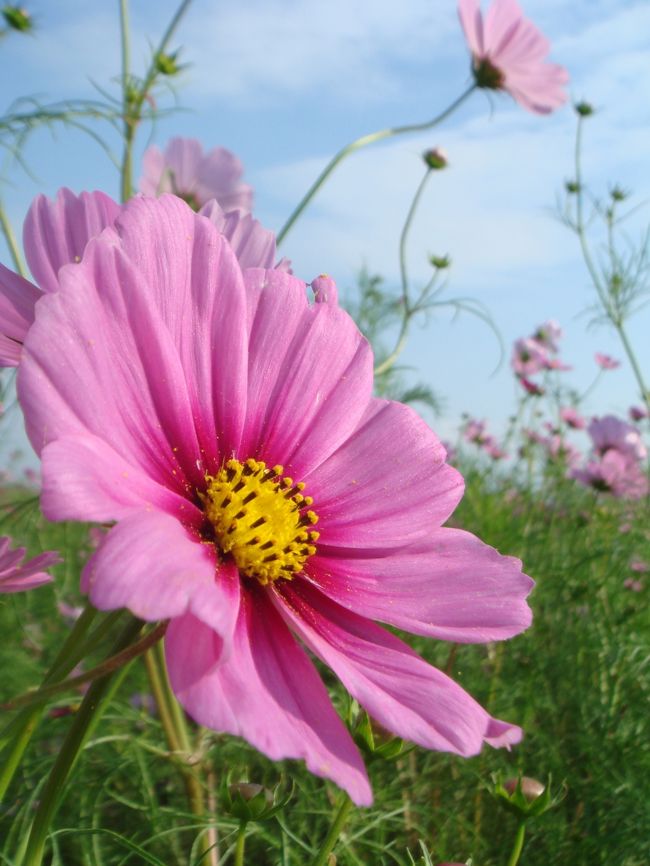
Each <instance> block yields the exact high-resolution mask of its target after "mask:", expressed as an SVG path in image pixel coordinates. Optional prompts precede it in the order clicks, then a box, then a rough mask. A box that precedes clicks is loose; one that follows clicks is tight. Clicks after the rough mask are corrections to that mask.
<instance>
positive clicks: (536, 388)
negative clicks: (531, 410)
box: [518, 376, 546, 397]
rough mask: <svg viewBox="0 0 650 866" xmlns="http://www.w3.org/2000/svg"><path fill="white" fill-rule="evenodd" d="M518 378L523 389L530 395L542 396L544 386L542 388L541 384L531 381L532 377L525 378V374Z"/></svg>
mask: <svg viewBox="0 0 650 866" xmlns="http://www.w3.org/2000/svg"><path fill="white" fill-rule="evenodd" d="M518 380H519V382H520V383H521V387H522V388H523V389H524V391H526V392H527V393H528V394H530V395H531V397H543V396H544V394H545V393H546V392H545V390H544V388H542V386H541V385H538V384H537V382H533V381H532V379H527V378H526V377H525V376H519V377H518Z"/></svg>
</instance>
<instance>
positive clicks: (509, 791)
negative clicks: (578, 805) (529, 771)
mask: <svg viewBox="0 0 650 866" xmlns="http://www.w3.org/2000/svg"><path fill="white" fill-rule="evenodd" d="M493 793H494V795H495V797H496V798H497V800H498V801H499V803H500V804H501V805H502V806H503V807H504V808H505V809H507V810H508V811H509V812H513V813H514V814H515V815H517V817H518V818H520V819H521V820H524V821H525V820H527V819H528V818H533V817H536V816H537V815H542V814H544V812H547V811H548V810H549V809H551V808H552V807H553V806H554V805H555V804H556V803H557V802H558V798H557V797H552V795H551V780H550V777H549V780H548V783H547V784H546V785H544V784H543V783H542V782H540V781H538V780H537V779H532V778H531V777H530V776H519V777H518V778H516V779H507V780H506V781H505V782H503V783H501V782H500V781H499V780H498V779H497V780H496V782H495V785H494V791H493Z"/></svg>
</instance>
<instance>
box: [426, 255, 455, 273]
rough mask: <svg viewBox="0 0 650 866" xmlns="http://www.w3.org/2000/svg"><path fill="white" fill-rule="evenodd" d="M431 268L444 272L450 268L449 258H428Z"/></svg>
mask: <svg viewBox="0 0 650 866" xmlns="http://www.w3.org/2000/svg"><path fill="white" fill-rule="evenodd" d="M429 262H430V263H431V267H433V268H435V269H436V270H437V271H444V270H445V269H446V268H448V267H450V266H451V258H450V257H449V256H429Z"/></svg>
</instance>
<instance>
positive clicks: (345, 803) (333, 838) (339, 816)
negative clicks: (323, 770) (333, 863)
mask: <svg viewBox="0 0 650 866" xmlns="http://www.w3.org/2000/svg"><path fill="white" fill-rule="evenodd" d="M353 806H354V803H353V802H352V800H351V799H350V798H349V797H348V795H347V794H346V793H345V792H344V791H342V792H341V796H340V799H339V807H338V810H337V812H336V815H335V816H334V821H333V822H332V825H331V827H330V829H329V832H328V834H327V836H326V837H325V840H324V842H323V844H322V845H321V847H320V850H319V851H318V854H317V855H316V857H315V859H314V860H313V861H312V864H311V866H325V864H326V863H327V858H328V857H329V855H330V854H331V852H332V851H333V850H334V846H335V845H336V843H337V842H338V839H339V836H340V835H341V830H342V829H343V827H344V826H345V822H346V821H347V820H348V816H349V814H350V812H351V811H352V808H353Z"/></svg>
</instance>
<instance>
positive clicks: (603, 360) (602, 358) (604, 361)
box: [594, 352, 621, 370]
mask: <svg viewBox="0 0 650 866" xmlns="http://www.w3.org/2000/svg"><path fill="white" fill-rule="evenodd" d="M594 359H595V361H596V363H597V364H598V366H599V367H600V369H601V370H615V369H616V368H617V367H620V366H621V362H620V361H617V360H616V358H612V356H611V355H603V353H602V352H596V354H595V355H594Z"/></svg>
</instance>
